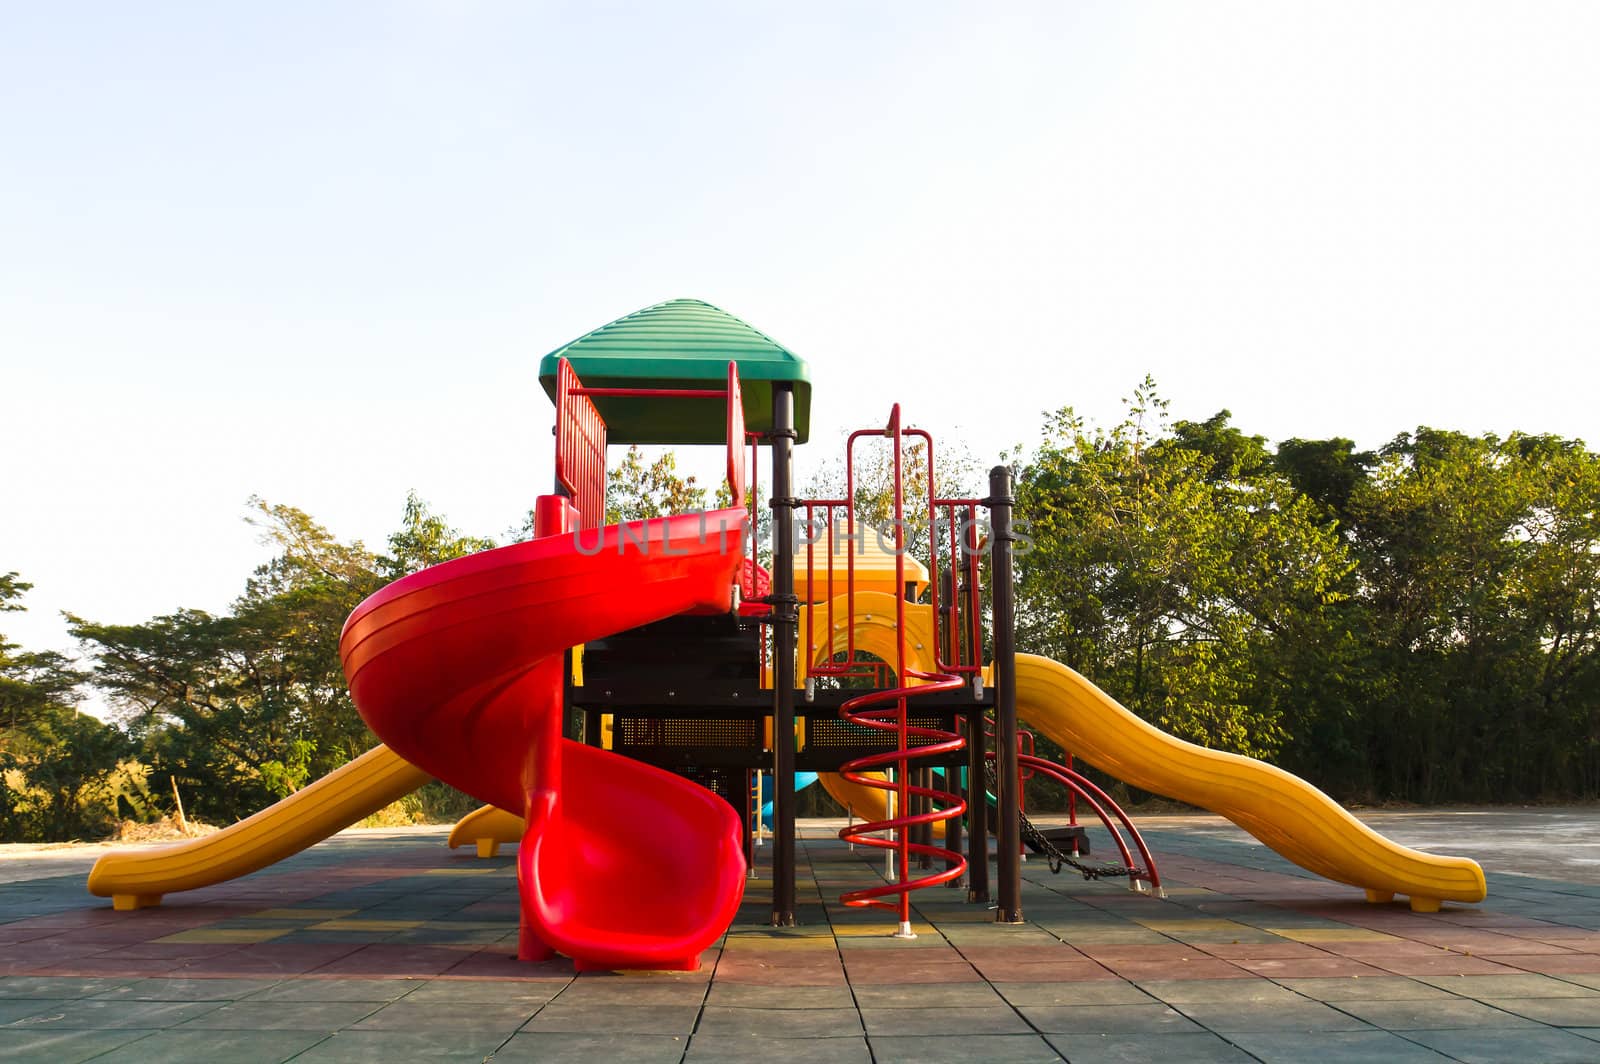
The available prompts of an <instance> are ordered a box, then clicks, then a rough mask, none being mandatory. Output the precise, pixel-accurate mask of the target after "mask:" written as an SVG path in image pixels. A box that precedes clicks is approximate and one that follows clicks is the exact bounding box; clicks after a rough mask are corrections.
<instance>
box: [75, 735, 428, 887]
mask: <svg viewBox="0 0 1600 1064" xmlns="http://www.w3.org/2000/svg"><path fill="white" fill-rule="evenodd" d="M432 778H433V777H432V776H429V775H428V774H427V773H426V772H423V771H422V770H421V769H419V768H417V767H416V766H415V765H413V764H411V763H410V762H409V761H406V760H405V759H404V758H402V757H401V756H400V755H399V754H396V753H395V752H394V751H392V750H390V749H389V748H388V747H387V746H381V745H380V746H375V747H373V748H372V749H371V750H368V751H367V752H366V753H364V754H362V755H361V756H360V757H358V758H356V759H355V760H354V761H351V762H350V763H349V764H347V765H344V766H342V767H340V768H338V769H336V770H335V771H333V772H330V773H328V774H327V775H326V776H324V777H322V778H321V779H319V780H317V781H316V782H315V783H312V784H309V785H307V786H305V787H302V788H301V789H300V790H298V791H296V792H295V793H293V794H291V795H290V796H289V797H287V798H285V799H283V800H282V801H281V802H278V803H276V804H275V805H271V806H268V807H267V808H266V809H263V810H262V811H261V812H259V813H257V814H255V815H254V816H252V817H247V818H246V819H244V820H241V821H239V822H238V823H237V824H234V825H233V826H231V827H227V828H224V829H222V830H221V831H218V832H216V833H215V834H212V835H206V836H204V837H202V838H198V839H191V840H190V841H188V842H180V843H177V844H176V845H172V846H162V847H160V848H157V849H148V850H118V851H114V852H112V853H108V854H106V855H105V856H104V857H102V858H100V860H98V861H96V862H95V864H94V868H93V870H91V871H90V873H89V893H91V894H96V895H99V896H100V897H102V898H105V897H109V898H110V899H111V902H112V907H113V908H116V909H122V910H127V909H143V908H145V907H147V906H150V905H157V904H160V902H161V896H162V895H163V894H170V893H173V892H176V891H180V890H194V889H195V888H197V887H209V886H211V885H212V884H214V883H221V882H223V881H224V880H229V879H234V878H236V877H238V876H242V875H246V874H248V873H250V872H255V871H258V870H260V869H262V868H265V867H266V866H267V865H270V864H273V863H275V862H277V861H281V860H283V859H284V858H285V857H289V856H291V855H293V854H296V853H299V852H300V851H301V850H303V849H305V848H306V847H308V846H310V845H312V844H313V843H318V842H321V841H322V840H323V839H325V838H327V837H328V836H329V835H332V834H334V833H335V832H338V831H341V830H343V829H344V828H347V827H349V826H350V825H351V824H354V823H355V822H356V821H358V820H360V819H362V818H363V817H367V816H371V815H372V814H373V813H376V812H377V811H378V810H379V809H382V808H383V807H384V806H386V805H388V804H389V803H390V802H393V801H398V800H399V799H401V798H404V797H405V796H406V795H408V794H410V793H411V792H412V791H414V790H416V789H417V788H418V787H420V786H422V785H423V784H424V783H427V782H428V781H429V780H430V779H432Z"/></svg>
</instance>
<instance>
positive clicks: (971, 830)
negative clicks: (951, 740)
mask: <svg viewBox="0 0 1600 1064" xmlns="http://www.w3.org/2000/svg"><path fill="white" fill-rule="evenodd" d="M987 746H988V740H987V739H986V738H985V737H984V734H983V707H982V706H976V707H974V708H973V710H972V712H971V713H968V714H967V900H968V901H971V902H978V903H980V904H983V905H987V904H989V799H988V791H989V788H988V787H987V786H985V785H984V779H985V774H984V771H983V766H984V762H985V761H986V760H987V758H986V757H985V748H986V747H987Z"/></svg>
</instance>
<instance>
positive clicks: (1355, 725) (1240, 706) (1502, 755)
mask: <svg viewBox="0 0 1600 1064" xmlns="http://www.w3.org/2000/svg"><path fill="white" fill-rule="evenodd" d="M1165 411H1166V404H1165V402H1164V401H1162V400H1161V399H1160V398H1159V396H1158V395H1157V394H1156V392H1155V389H1154V387H1153V385H1152V384H1151V382H1150V381H1148V380H1146V381H1145V383H1144V384H1143V385H1141V386H1140V388H1139V389H1137V390H1136V392H1135V394H1134V397H1133V399H1132V400H1131V401H1130V403H1129V408H1128V416H1127V417H1126V418H1125V419H1124V420H1123V422H1122V423H1120V424H1118V425H1116V426H1114V427H1112V428H1110V429H1094V428H1091V427H1089V426H1088V425H1086V424H1085V423H1084V422H1083V420H1082V419H1080V418H1078V417H1077V416H1076V415H1074V414H1073V413H1072V411H1070V410H1063V411H1061V412H1059V413H1057V414H1055V415H1053V416H1052V417H1051V418H1050V420H1049V422H1048V423H1047V425H1046V431H1045V435H1044V440H1043V442H1042V444H1041V445H1040V446H1039V448H1038V449H1037V450H1036V451H1035V452H1034V453H1033V454H1031V455H1030V456H1028V458H1027V460H1026V461H1024V462H1022V463H1021V464H1020V467H1019V469H1018V474H1019V513H1020V514H1021V516H1022V517H1024V518H1025V519H1027V520H1029V521H1030V523H1031V526H1032V536H1033V539H1034V543H1035V550H1034V551H1033V553H1031V554H1028V555H1025V556H1023V557H1022V558H1020V559H1019V562H1018V572H1019V581H1020V586H1019V611H1020V617H1019V624H1020V639H1021V644H1022V645H1023V646H1024V647H1026V648H1027V649H1030V650H1036V651H1039V652H1043V653H1048V654H1052V655H1054V656H1056V657H1058V658H1060V659H1062V660H1063V661H1066V662H1067V663H1068V664H1071V665H1072V666H1073V667H1075V668H1077V669H1079V670H1080V671H1082V672H1084V673H1085V674H1086V675H1088V676H1090V677H1091V678H1092V679H1094V680H1095V681H1096V682H1097V683H1099V684H1101V685H1102V686H1104V687H1106V688H1107V689H1108V690H1110V691H1111V692H1112V693H1113V694H1114V695H1116V696H1117V697H1119V698H1120V699H1122V700H1123V701H1124V702H1125V703H1126V704H1127V705H1129V707H1130V708H1132V709H1133V710H1134V711H1135V712H1137V713H1139V714H1140V715H1142V716H1144V717H1146V718H1147V719H1149V720H1151V721H1153V722H1154V723H1156V724H1158V725H1160V726H1161V727H1164V728H1166V729H1168V730H1170V731H1172V732H1174V733H1176V734H1178V735H1180V736H1182V737H1184V738H1187V739H1191V740H1193V741H1196V742H1201V743H1204V744H1206V745H1209V746H1213V747H1217V748H1221V749H1228V750H1236V751H1240V752H1243V753H1248V754H1252V755H1255V756H1264V757H1268V758H1270V759H1273V760H1276V761H1278V762H1279V763H1281V764H1283V765H1285V767H1288V768H1290V769H1291V770H1294V771H1298V772H1301V773H1302V774H1305V775H1308V776H1310V777H1311V778H1312V779H1313V780H1315V781H1316V782H1317V783H1318V784H1319V785H1321V786H1323V787H1324V788H1327V789H1330V790H1333V791H1335V792H1337V793H1340V794H1343V795H1345V796H1347V797H1360V798H1369V799H1381V798H1402V799H1413V800H1424V801H1438V800H1445V799H1456V800H1463V799H1468V800H1497V799H1498V800H1507V799H1525V798H1537V797H1557V796H1564V797H1572V796H1584V797H1590V796H1594V795H1595V794H1597V793H1600V624H1597V618H1600V456H1596V455H1594V454H1592V453H1590V452H1589V451H1588V450H1586V449H1585V448H1584V446H1583V445H1582V444H1581V443H1579V442H1576V441H1571V440H1563V439H1559V438H1555V437H1550V436H1531V435H1523V434H1516V435H1513V436H1511V437H1509V438H1508V439H1503V440H1502V439H1499V438H1497V437H1495V436H1492V435H1486V436H1478V437H1474V436H1467V435H1463V434H1461V433H1456V432H1446V431H1441V430H1437V429H1430V428H1420V429H1418V430H1416V431H1415V432H1414V433H1407V434H1403V435H1401V436H1399V437H1397V438H1396V439H1395V440H1393V441H1392V442H1391V443H1390V444H1389V445H1388V446H1386V447H1384V448H1383V449H1382V450H1381V451H1379V452H1376V453H1374V452H1361V451H1357V450H1356V448H1355V445H1354V444H1353V443H1352V442H1351V441H1350V440H1347V439H1342V438H1334V439H1327V440H1302V439H1291V440H1287V441H1285V442H1283V443H1282V444H1280V445H1278V447H1277V449H1276V450H1275V451H1274V450H1271V449H1269V448H1268V447H1267V445H1266V444H1265V442H1264V441H1263V440H1262V438H1261V437H1258V436H1250V435H1247V434H1245V433H1243V432H1241V431H1240V430H1238V429H1237V428H1235V427H1233V426H1232V425H1231V424H1230V423H1229V415H1228V413H1227V411H1222V412H1220V413H1218V414H1217V415H1215V416H1214V417H1212V418H1209V419H1207V420H1205V421H1201V422H1190V421H1179V422H1177V423H1176V424H1173V425H1171V426H1168V425H1167V423H1166V421H1165Z"/></svg>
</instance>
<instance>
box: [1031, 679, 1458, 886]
mask: <svg viewBox="0 0 1600 1064" xmlns="http://www.w3.org/2000/svg"><path fill="white" fill-rule="evenodd" d="M1017 715H1018V716H1019V717H1022V718H1025V719H1026V720H1027V721H1028V722H1029V723H1030V724H1031V725H1032V726H1033V727H1035V728H1037V729H1038V730H1039V731H1041V732H1043V733H1044V734H1045V735H1047V736H1049V737H1050V739H1051V740H1053V741H1054V742H1056V743H1058V744H1060V745H1061V746H1062V747H1063V748H1064V749H1067V750H1071V751H1072V752H1073V753H1074V754H1075V755H1077V756H1078V757H1081V758H1083V759H1084V760H1085V761H1087V762H1089V763H1090V764H1092V765H1094V766H1095V767H1096V768H1099V769H1101V770H1102V771H1104V772H1108V773H1110V774H1111V775H1113V776H1115V777H1117V778H1118V779H1121V780H1124V781H1126V782H1128V783H1130V784H1132V785H1133V786H1135V787H1139V788H1142V789H1144V790H1147V791H1152V792H1154V793H1156V794H1164V795H1166V796H1167V797H1169V798H1176V799H1177V800H1179V801H1181V802H1188V803H1189V804H1190V805H1197V806H1200V807H1201V808H1203V809H1209V810H1211V811H1212V812H1214V813H1220V814H1221V815H1222V816H1225V817H1227V818H1228V819H1229V820H1231V821H1233V822H1234V823H1235V824H1237V825H1239V827H1241V828H1243V829H1244V830H1246V831H1248V832H1249V833H1250V834H1252V835H1254V836H1255V837H1256V838H1258V839H1260V840H1261V841H1262V842H1263V843H1265V844H1266V845H1268V846H1270V847H1272V849H1274V850H1276V851H1277V852H1278V853H1280V854H1282V855H1283V856H1284V857H1287V858H1288V859H1289V860H1291V861H1293V862H1294V863H1295V864H1297V865H1299V866H1300V867H1302V868H1304V869H1306V870H1308V871H1311V872H1315V873H1316V874H1317V875H1319V876H1324V877H1326V878H1328V879H1331V880H1334V881H1335V882H1339V883H1347V884H1349V885H1350V886H1353V887H1359V888H1361V889H1362V890H1364V891H1366V894H1367V899H1368V900H1369V901H1373V902H1381V901H1390V900H1393V898H1394V896H1395V895H1396V894H1404V895H1406V896H1407V897H1409V898H1410V901H1411V907H1412V908H1413V909H1415V910H1416V911H1418V912H1436V911H1438V908H1439V903H1440V902H1441V901H1459V902H1479V901H1482V900H1483V898H1484V895H1485V893H1486V888H1485V884H1484V879H1483V869H1482V868H1480V867H1478V863H1477V862H1476V861H1472V860H1469V859H1467V858H1465V857H1440V856H1436V855H1434V854H1430V853H1423V852H1422V851H1420V850H1413V849H1409V848H1408V847H1405V846H1401V845H1399V844H1398V843H1394V842H1391V841H1389V840H1388V839H1386V838H1384V837H1383V836H1382V835H1380V834H1378V833H1377V832H1376V831H1373V830H1372V829H1371V828H1369V827H1367V826H1366V825H1365V824H1363V823H1362V822H1361V821H1359V820H1357V819H1356V818H1355V817H1353V816H1351V815H1350V814H1349V813H1348V812H1346V811H1345V810H1344V808H1343V807H1341V806H1340V805H1339V804H1338V803H1337V802H1335V801H1334V800H1333V799H1332V798H1329V797H1328V796H1327V795H1326V794H1323V793H1322V792H1321V791H1319V790H1318V789H1317V788H1315V787H1313V786H1312V785H1311V784H1309V783H1307V782H1306V781H1305V780H1303V779H1300V778H1299V777H1298V776H1293V775H1290V774H1289V773H1287V772H1285V771H1283V770H1282V769H1280V768H1276V767H1274V766H1272V765H1268V764H1266V763H1264V762H1261V761H1255V760H1253V759H1251V758H1248V757H1241V756H1239V755H1238V754H1228V753H1223V752H1221V751H1218V750H1207V749H1206V748H1205V747H1202V746H1196V745H1194V744H1193V743H1187V742H1184V741H1183V740H1182V739H1178V738H1175V737H1174V736H1171V735H1168V734H1167V733H1165V732H1163V731H1161V730H1159V729H1157V728H1153V727H1151V726H1150V725H1149V724H1146V723H1145V722H1144V721H1142V720H1140V719H1139V718H1138V717H1136V716H1134V715H1133V714H1132V713H1130V712H1128V711H1127V710H1126V709H1124V708H1123V707H1122V706H1121V705H1119V704H1118V703H1117V702H1116V701H1115V700H1114V699H1113V698H1111V697H1110V696H1109V695H1107V694H1106V693H1105V692H1104V691H1102V690H1100V689H1099V688H1098V687H1096V686H1095V685H1094V684H1092V683H1090V682H1089V681H1088V680H1086V679H1084V678H1083V677H1082V676H1080V675H1078V674H1077V673H1076V672H1074V671H1072V670H1071V669H1069V668H1067V667H1066V666H1065V665H1062V664H1059V663H1057V662H1054V661H1051V660H1050V659H1049V658H1044V657H1038V656H1036V655H1033V654H1018V655H1017Z"/></svg>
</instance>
